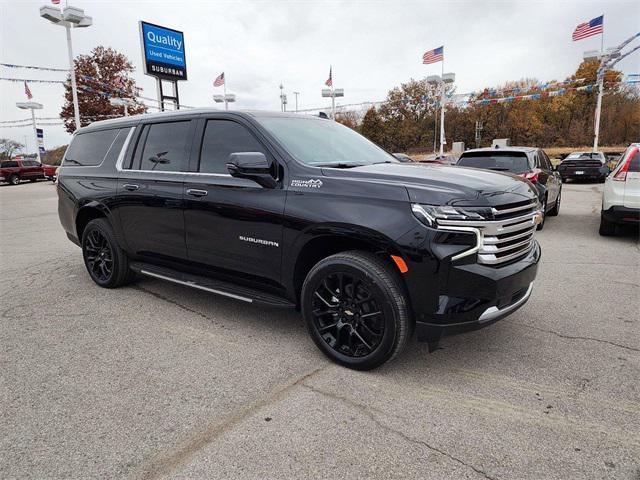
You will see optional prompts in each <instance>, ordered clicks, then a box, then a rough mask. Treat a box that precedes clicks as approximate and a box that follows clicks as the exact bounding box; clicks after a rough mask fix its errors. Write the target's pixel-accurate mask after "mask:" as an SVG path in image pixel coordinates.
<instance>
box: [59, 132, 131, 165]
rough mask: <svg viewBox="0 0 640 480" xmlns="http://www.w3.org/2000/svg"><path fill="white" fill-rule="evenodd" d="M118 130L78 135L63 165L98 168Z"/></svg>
mask: <svg viewBox="0 0 640 480" xmlns="http://www.w3.org/2000/svg"><path fill="white" fill-rule="evenodd" d="M118 131H119V130H118V129H113V130H100V131H99V132H89V133H82V134H80V135H76V136H75V137H74V138H73V140H72V141H71V145H69V148H68V149H67V153H66V154H65V156H64V161H63V165H72V166H73V165H81V166H96V165H100V164H101V163H102V160H103V159H104V157H105V155H106V154H107V152H108V151H109V148H110V147H111V145H112V144H113V141H114V140H115V138H116V135H118Z"/></svg>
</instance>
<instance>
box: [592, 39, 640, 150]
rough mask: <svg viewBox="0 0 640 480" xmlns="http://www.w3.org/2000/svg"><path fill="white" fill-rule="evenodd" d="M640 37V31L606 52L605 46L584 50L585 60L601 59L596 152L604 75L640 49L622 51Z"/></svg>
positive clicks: (595, 148)
mask: <svg viewBox="0 0 640 480" xmlns="http://www.w3.org/2000/svg"><path fill="white" fill-rule="evenodd" d="M638 37H640V32H638V33H636V34H635V35H633V36H631V37H629V38H627V39H626V40H625V41H624V42H622V43H621V44H620V45H618V46H617V47H614V48H608V49H607V50H606V52H605V51H604V48H603V47H604V46H603V47H601V50H600V51H597V50H595V51H589V52H584V55H583V58H584V60H599V61H600V66H599V67H598V83H597V86H598V100H597V101H596V111H595V115H594V117H595V118H594V122H593V123H594V125H593V152H594V153H596V152H597V151H598V141H599V140H600V113H601V110H602V96H603V94H604V77H605V74H606V73H607V70H610V69H612V68H613V66H614V65H615V64H616V63H618V62H619V61H620V60H622V59H623V58H625V57H627V56H629V55H630V54H632V53H633V52H635V51H636V50H638V49H640V46H637V47H634V48H632V49H631V50H629V51H628V52H626V53H624V54H623V53H622V49H623V48H624V47H626V46H627V45H628V44H629V43H631V42H632V41H633V40H635V39H636V38H638Z"/></svg>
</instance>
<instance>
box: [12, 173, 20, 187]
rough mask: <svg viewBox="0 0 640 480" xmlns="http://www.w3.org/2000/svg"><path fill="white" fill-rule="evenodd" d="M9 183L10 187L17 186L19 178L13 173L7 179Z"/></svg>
mask: <svg viewBox="0 0 640 480" xmlns="http://www.w3.org/2000/svg"><path fill="white" fill-rule="evenodd" d="M9 183H10V184H11V185H18V184H19V183H20V177H19V176H18V175H16V174H15V173H14V174H13V175H11V176H10V177H9Z"/></svg>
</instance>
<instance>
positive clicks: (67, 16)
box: [40, 6, 93, 130]
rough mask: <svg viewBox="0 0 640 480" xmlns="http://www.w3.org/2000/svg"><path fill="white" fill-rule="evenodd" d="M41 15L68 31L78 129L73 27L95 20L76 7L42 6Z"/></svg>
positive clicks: (77, 116) (74, 108)
mask: <svg viewBox="0 0 640 480" xmlns="http://www.w3.org/2000/svg"><path fill="white" fill-rule="evenodd" d="M40 16H41V17H42V18H44V19H46V20H49V21H50V22H51V23H53V24H54V25H60V26H61V27H64V28H65V30H66V31H67V51H68V53H69V69H70V71H71V95H72V97H73V113H74V116H75V123H76V130H77V129H78V128H80V126H81V125H80V107H79V105H78V86H77V83H76V69H75V68H74V67H73V47H72V45H71V28H72V27H73V28H85V27H89V26H91V24H92V23H93V20H92V18H91V17H89V16H87V15H85V14H84V10H82V9H81V8H76V7H69V6H67V7H65V8H64V9H61V10H58V9H57V8H55V7H50V6H44V7H40Z"/></svg>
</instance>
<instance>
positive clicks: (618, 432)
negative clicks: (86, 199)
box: [0, 182, 640, 480]
mask: <svg viewBox="0 0 640 480" xmlns="http://www.w3.org/2000/svg"><path fill="white" fill-rule="evenodd" d="M601 189H602V186H601V185H600V184H587V185H576V184H567V185H564V190H563V205H562V209H561V212H560V216H559V217H556V218H549V219H548V220H547V224H546V226H545V229H544V230H543V231H542V232H539V234H538V237H537V238H538V240H539V241H540V243H541V245H542V248H543V257H542V263H541V266H540V272H539V275H538V279H537V281H536V287H535V290H534V293H533V296H532V298H531V300H530V301H529V303H528V304H527V305H525V307H523V308H522V309H521V310H519V311H518V312H516V313H515V314H513V315H512V316H510V317H508V318H507V319H505V320H502V321H501V322H498V323H497V324H495V325H493V326H491V327H489V328H486V329H484V330H480V331H477V332H472V333H467V334H464V335H460V336H453V337H446V338H445V339H444V340H443V341H442V344H441V346H442V348H441V349H440V350H438V351H436V352H435V353H431V354H429V353H428V352H427V347H426V345H424V344H417V343H413V344H412V345H411V346H410V348H408V350H407V351H406V352H405V353H404V354H403V355H402V356H401V357H400V358H399V359H398V360H397V361H395V362H393V363H391V364H388V365H385V366H384V367H383V368H380V369H378V370H375V371H373V372H368V373H360V372H354V371H350V370H347V369H344V368H341V367H338V366H336V365H333V364H331V363H330V362H329V361H327V360H326V359H325V358H324V357H323V356H322V354H321V353H320V352H319V351H318V350H317V349H316V347H315V346H314V345H313V343H312V342H311V340H310V339H309V338H308V336H307V333H306V330H305V328H304V326H303V324H302V322H301V321H300V318H299V316H298V314H297V313H295V312H289V311H282V310H268V309H260V308H256V307H251V306H247V305H245V304H241V303H236V302H234V301H231V300H228V299H225V298H221V297H217V296H213V295H208V294H205V293H202V292H199V291H196V290H191V289H188V288H186V287H181V286H176V285H172V284H168V283H163V282H161V281H157V280H151V279H142V280H140V281H139V282H138V283H136V284H135V285H133V286H131V287H127V288H123V289H119V290H105V289H101V288H99V287H97V286H96V285H94V284H93V283H92V282H91V281H90V280H89V277H88V275H87V274H86V272H85V270H84V266H83V263H82V256H81V252H80V249H79V248H77V247H76V246H75V245H73V244H72V243H71V242H69V241H68V240H67V239H66V237H65V236H64V234H63V232H62V229H61V227H60V226H59V223H58V217H57V211H56V208H57V205H56V193H55V187H54V186H52V185H51V184H50V183H48V182H47V183H45V182H41V183H37V184H23V185H20V186H16V187H13V186H0V210H1V211H0V242H1V243H0V252H1V253H0V285H1V289H0V291H2V302H1V305H0V310H1V312H2V319H1V321H2V324H1V325H2V328H1V330H0V369H1V370H0V371H1V372H2V373H1V380H2V381H1V383H0V406H1V409H2V412H1V415H0V477H2V478H88V477H104V478H221V479H230V478H255V479H263V478H348V479H357V478H420V479H427V478H429V479H447V478H452V479H458V478H469V479H475V478H488V479H522V478H535V479H540V478H545V479H568V478H571V479H574V478H594V479H595V478H598V479H601V478H611V479H636V480H637V479H640V381H639V379H640V334H639V330H640V315H639V312H640V249H639V246H638V238H637V235H638V234H637V231H628V232H626V234H625V235H623V236H621V237H616V238H603V237H600V236H598V233H597V231H598V223H599V211H600V195H601V193H600V192H601Z"/></svg>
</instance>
